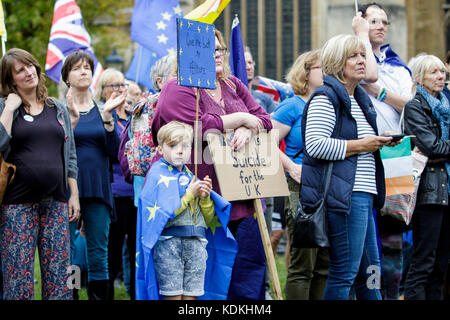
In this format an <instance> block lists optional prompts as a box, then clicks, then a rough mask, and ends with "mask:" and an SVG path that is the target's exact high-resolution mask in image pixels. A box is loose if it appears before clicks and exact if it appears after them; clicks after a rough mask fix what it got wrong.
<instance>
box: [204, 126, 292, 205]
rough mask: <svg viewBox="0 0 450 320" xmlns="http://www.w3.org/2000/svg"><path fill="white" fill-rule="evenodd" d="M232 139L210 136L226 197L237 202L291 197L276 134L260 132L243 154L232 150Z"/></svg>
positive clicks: (214, 159) (217, 173)
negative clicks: (275, 137)
mask: <svg viewBox="0 0 450 320" xmlns="http://www.w3.org/2000/svg"><path fill="white" fill-rule="evenodd" d="M232 137H233V133H232V132H227V133H225V134H208V136H207V140H208V147H209V151H210V153H211V157H212V161H213V162H214V168H215V170H216V175H217V178H218V180H219V186H220V191H221V195H222V197H224V198H225V199H226V200H228V201H234V200H248V199H261V198H267V197H280V196H288V195H289V189H288V185H287V182H286V177H285V175H284V170H283V166H282V164H281V161H280V150H279V149H278V147H277V144H276V142H275V139H274V136H273V133H272V132H269V133H267V132H260V133H259V134H258V135H255V136H253V137H252V138H251V139H250V141H249V143H248V144H247V145H246V146H245V148H244V149H243V150H241V151H234V150H233V149H232V147H231V146H230V141H231V139H232Z"/></svg>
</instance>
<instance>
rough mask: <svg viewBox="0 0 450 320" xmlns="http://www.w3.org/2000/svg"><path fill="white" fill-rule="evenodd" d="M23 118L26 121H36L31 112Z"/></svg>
mask: <svg viewBox="0 0 450 320" xmlns="http://www.w3.org/2000/svg"><path fill="white" fill-rule="evenodd" d="M23 119H24V120H25V121H28V122H33V121H34V118H33V117H32V116H30V115H29V114H26V115H24V116H23Z"/></svg>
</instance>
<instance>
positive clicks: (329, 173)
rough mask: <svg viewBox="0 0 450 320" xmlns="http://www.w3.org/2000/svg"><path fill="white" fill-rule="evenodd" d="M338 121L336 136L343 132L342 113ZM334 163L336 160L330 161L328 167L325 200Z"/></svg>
mask: <svg viewBox="0 0 450 320" xmlns="http://www.w3.org/2000/svg"><path fill="white" fill-rule="evenodd" d="M337 121H338V123H337V125H338V127H337V132H336V136H335V137H336V138H337V137H339V133H341V127H342V115H341V116H340V117H339V119H337ZM333 164H334V161H330V163H329V164H328V169H327V174H326V178H325V188H324V192H323V198H324V200H326V199H327V196H328V190H329V189H330V182H331V174H332V172H333Z"/></svg>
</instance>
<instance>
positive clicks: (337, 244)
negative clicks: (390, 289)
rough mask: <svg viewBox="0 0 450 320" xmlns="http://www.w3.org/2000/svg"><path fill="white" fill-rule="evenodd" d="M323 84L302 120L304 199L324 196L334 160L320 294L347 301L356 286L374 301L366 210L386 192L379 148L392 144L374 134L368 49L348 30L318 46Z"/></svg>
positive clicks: (309, 202) (372, 233)
mask: <svg viewBox="0 0 450 320" xmlns="http://www.w3.org/2000/svg"><path fill="white" fill-rule="evenodd" d="M320 56H321V57H320V58H321V59H320V60H321V67H322V72H323V74H324V78H323V81H324V84H323V85H322V86H320V87H319V88H318V89H317V90H316V91H315V92H314V93H313V94H312V96H311V98H310V100H309V101H308V103H307V105H306V107H305V110H304V113H303V118H302V125H301V127H302V137H303V142H304V145H305V150H304V155H303V169H302V176H301V189H300V199H301V201H302V205H303V206H306V207H313V206H314V205H315V204H317V203H318V202H319V201H320V200H321V199H322V198H323V196H324V194H323V193H324V191H323V189H324V186H323V184H324V182H325V178H326V177H325V174H326V172H327V168H328V165H329V163H330V161H333V167H332V173H331V179H330V185H329V191H328V196H327V198H326V199H325V201H326V206H327V211H328V212H327V223H328V237H329V241H330V248H329V271H328V280H327V285H326V288H325V293H324V299H331V300H347V299H348V298H349V293H350V288H351V287H352V286H353V285H354V287H355V289H356V297H357V298H358V299H371V300H372V299H373V300H380V299H381V294H380V291H379V276H380V259H379V256H378V247H377V240H376V229H375V222H374V217H373V213H372V208H373V206H374V205H375V206H376V207H379V208H381V207H382V206H383V203H384V198H385V184H384V170H383V164H382V162H381V158H380V153H379V149H380V148H381V147H383V146H385V145H394V143H393V142H392V138H391V137H380V136H378V132H377V125H376V113H375V109H374V107H373V105H372V103H371V102H370V99H369V97H368V95H367V93H366V92H365V91H364V90H363V89H362V88H361V87H360V86H359V84H360V82H361V81H362V80H363V79H364V77H365V74H366V48H365V46H364V43H363V42H362V41H361V40H360V39H359V38H358V37H356V36H353V35H338V36H335V37H333V38H331V39H330V40H328V41H327V42H326V43H325V45H324V47H323V48H322V49H321V55H320Z"/></svg>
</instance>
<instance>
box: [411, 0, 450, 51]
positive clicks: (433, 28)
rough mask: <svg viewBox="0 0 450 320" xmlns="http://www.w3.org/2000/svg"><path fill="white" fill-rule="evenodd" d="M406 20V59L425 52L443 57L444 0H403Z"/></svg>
mask: <svg viewBox="0 0 450 320" xmlns="http://www.w3.org/2000/svg"><path fill="white" fill-rule="evenodd" d="M405 4H406V14H407V21H408V59H410V58H412V57H414V56H415V55H417V54H419V53H421V52H426V53H429V54H434V55H435V56H437V57H439V58H441V59H445V54H446V51H445V50H446V48H445V47H446V46H445V32H444V30H445V28H444V10H443V5H444V4H445V0H434V1H423V0H405Z"/></svg>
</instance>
